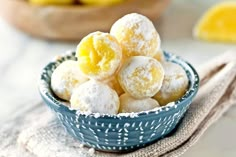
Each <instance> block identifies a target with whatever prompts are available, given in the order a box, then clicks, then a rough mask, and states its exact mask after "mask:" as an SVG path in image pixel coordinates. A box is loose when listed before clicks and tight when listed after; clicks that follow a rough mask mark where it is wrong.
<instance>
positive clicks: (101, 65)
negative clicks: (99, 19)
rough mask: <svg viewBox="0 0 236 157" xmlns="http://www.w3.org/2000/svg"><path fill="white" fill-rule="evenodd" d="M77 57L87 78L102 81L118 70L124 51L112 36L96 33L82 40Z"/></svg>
mask: <svg viewBox="0 0 236 157" xmlns="http://www.w3.org/2000/svg"><path fill="white" fill-rule="evenodd" d="M76 56H77V59H78V65H79V68H80V70H81V71H82V72H83V73H84V74H85V75H86V76H88V77H90V78H93V79H96V80H102V79H106V78H109V77H110V76H111V75H113V74H114V73H115V71H116V70H117V69H118V67H119V65H120V62H121V58H122V49H121V46H120V44H119V43H118V41H117V40H116V38H115V37H113V36H112V35H110V34H108V33H103V32H94V33H91V34H89V35H87V36H86V37H84V38H83V39H82V40H81V42H80V43H79V45H78V46H77V51H76Z"/></svg>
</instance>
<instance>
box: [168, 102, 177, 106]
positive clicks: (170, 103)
mask: <svg viewBox="0 0 236 157" xmlns="http://www.w3.org/2000/svg"><path fill="white" fill-rule="evenodd" d="M166 106H169V107H173V106H175V102H169V103H168V104H167V105H166Z"/></svg>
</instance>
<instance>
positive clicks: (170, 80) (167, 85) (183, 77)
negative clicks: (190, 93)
mask: <svg viewBox="0 0 236 157" xmlns="http://www.w3.org/2000/svg"><path fill="white" fill-rule="evenodd" d="M163 67H164V69H165V78H164V81H163V88H161V94H162V96H163V97H164V98H168V97H169V94H170V93H173V92H176V91H177V92H178V91H179V90H180V89H182V88H184V89H186V88H187V86H188V77H187V74H186V72H185V71H184V69H183V68H182V67H181V66H180V65H178V64H175V63H172V62H166V63H164V64H163Z"/></svg>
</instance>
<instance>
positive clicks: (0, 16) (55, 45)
mask: <svg viewBox="0 0 236 157" xmlns="http://www.w3.org/2000/svg"><path fill="white" fill-rule="evenodd" d="M6 1H8V0H5V2H6ZM14 1H16V0H11V2H13V3H14ZM17 1H18V2H19V1H21V0H17ZM17 1H16V2H17ZM22 1H23V0H22ZM148 1H149V0H145V3H144V1H142V2H141V5H140V6H143V7H144V8H143V10H142V9H140V8H138V7H137V6H138V5H137V4H135V3H136V2H133V3H132V4H131V3H130V4H127V5H129V7H128V8H126V7H125V6H124V7H122V8H117V7H118V6H119V5H122V4H114V5H117V6H114V5H112V6H99V9H98V8H97V7H96V6H95V5H92V6H84V7H82V6H81V5H80V4H77V6H62V5H60V6H58V7H59V8H60V9H55V8H53V7H45V6H39V5H37V4H34V5H33V6H32V7H33V9H32V8H31V10H28V11H27V9H29V8H28V7H27V5H26V4H23V5H19V4H14V5H15V6H14V7H12V6H11V5H12V4H10V3H9V2H10V0H9V2H7V3H6V5H5V6H4V3H5V2H4V0H1V2H2V4H1V7H0V98H1V102H0V123H1V122H4V120H5V119H8V118H10V117H11V115H12V114H14V112H16V111H17V110H20V109H21V108H23V107H24V106H26V105H31V104H35V103H39V102H41V98H40V96H39V93H38V90H37V80H38V78H39V74H40V71H41V69H42V68H43V66H45V64H47V62H49V61H50V60H51V59H52V58H53V57H55V56H56V55H58V54H62V53H64V52H65V51H67V50H75V48H76V46H77V44H78V43H79V41H80V39H81V38H82V37H83V36H84V35H86V34H87V33H88V31H91V30H93V29H95V28H99V29H97V30H102V31H109V30H108V28H109V27H110V26H111V23H112V22H113V21H115V20H117V17H121V15H122V14H123V15H124V14H125V13H126V12H134V11H136V10H137V12H144V13H145V14H147V15H148V16H149V17H150V18H151V19H152V20H153V23H154V24H155V26H156V29H157V31H158V32H159V34H160V37H161V41H162V44H161V48H162V49H163V50H166V51H168V52H171V53H175V54H178V55H179V56H182V57H183V58H185V59H186V60H188V61H189V62H190V63H192V64H193V65H194V66H195V67H198V66H199V65H201V64H202V63H204V62H206V61H207V60H208V59H210V58H212V57H214V56H217V55H219V54H221V53H223V52H225V51H228V50H232V49H236V44H235V43H234V44H233V43H227V42H226V43H225V42H206V41H202V40H198V39H196V38H194V37H193V28H194V26H195V25H196V23H197V21H198V20H199V19H200V18H201V17H202V15H203V14H204V12H206V11H207V10H208V8H209V7H211V6H212V5H214V4H216V3H219V2H221V1H222V0H208V1H199V0H170V1H169V0H168V1H165V0H154V1H162V2H158V4H156V5H153V6H152V5H150V6H148V5H147V4H148V3H149V2H148ZM163 1H164V2H163ZM18 2H17V3H18ZM24 3H27V2H24ZM32 3H34V2H33V0H32ZM36 3H37V2H36ZM124 3H125V2H124ZM89 5H90V4H89ZM136 5H137V6H136ZM145 5H147V6H145ZM17 6H18V7H19V8H18V7H17ZM151 6H152V7H151ZM70 7H71V8H70ZM107 7H108V9H106V8H107ZM109 7H114V8H113V9H114V10H113V11H114V14H113V13H112V12H111V13H110V14H109V11H110V10H109ZM145 7H146V8H145ZM148 7H150V10H149V9H148ZM22 8H23V11H22V10H20V9H22ZM10 9H13V10H14V11H13V12H10V11H12V10H10ZM41 9H43V11H42V10H41ZM68 9H70V10H69V11H68ZM78 9H80V10H79V11H78ZM103 9H105V10H103ZM54 11H55V12H57V14H56V15H58V16H56V15H55V14H53V12H54ZM77 11H78V12H77ZM22 12H23V13H22ZM21 13H22V14H21ZM30 13H32V14H30ZM77 14H79V15H77ZM33 15H37V17H34V16H33ZM116 16H117V17H116ZM235 16H236V14H235ZM69 17H71V18H69ZM98 19H99V20H98ZM31 20H32V21H31ZM40 20H41V21H40ZM102 20H104V21H102ZM73 22H74V23H75V26H74V27H73V26H71V27H70V25H72V24H73ZM44 25H46V27H45V28H44ZM59 28H60V29H59ZM235 29H236V28H235ZM22 30H24V31H26V32H27V33H25V32H24V31H22ZM57 31H58V32H59V34H57ZM66 32H70V33H66ZM29 34H31V35H29ZM32 34H33V36H32ZM63 37H64V38H65V39H63ZM235 53H236V52H235ZM235 113H236V109H235V107H234V108H232V109H231V111H229V112H228V113H227V115H224V117H223V118H222V119H221V120H220V121H219V122H218V123H217V124H216V125H214V126H212V127H211V128H210V129H209V130H208V131H207V133H206V134H205V135H204V136H203V137H202V138H201V140H200V141H199V142H198V143H197V145H195V146H194V147H193V148H192V149H190V150H189V151H188V152H187V153H186V154H185V155H184V156H186V157H187V156H191V157H195V156H196V157H197V156H214V157H220V156H227V157H235V156H236V150H235V146H236V141H235V140H232V137H234V132H235V131H236V124H235V123H234V120H235V119H236V114H235Z"/></svg>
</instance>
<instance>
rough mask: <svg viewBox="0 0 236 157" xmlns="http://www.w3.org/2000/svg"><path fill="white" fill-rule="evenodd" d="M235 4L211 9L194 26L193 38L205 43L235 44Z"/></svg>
mask: <svg viewBox="0 0 236 157" xmlns="http://www.w3.org/2000/svg"><path fill="white" fill-rule="evenodd" d="M235 21H236V2H235V1H226V2H222V3H219V4H216V5H215V6H213V7H211V8H210V9H209V10H208V11H207V12H206V13H205V14H204V15H203V16H202V18H201V19H200V20H199V22H198V23H197V24H196V26H195V28H194V30H193V33H194V36H195V37H197V38H199V39H202V40H206V41H221V42H236V22H235Z"/></svg>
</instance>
